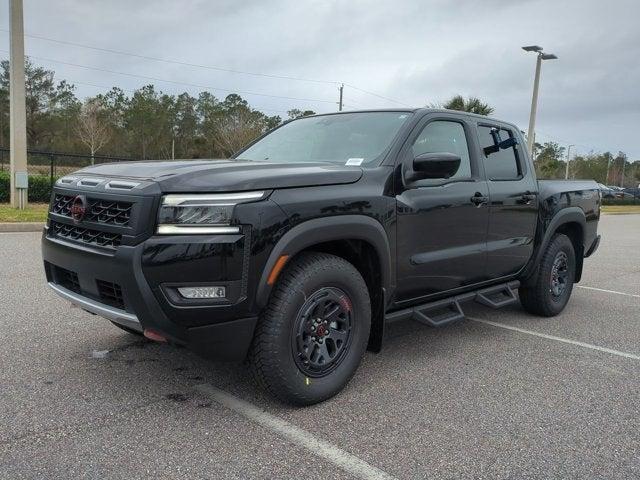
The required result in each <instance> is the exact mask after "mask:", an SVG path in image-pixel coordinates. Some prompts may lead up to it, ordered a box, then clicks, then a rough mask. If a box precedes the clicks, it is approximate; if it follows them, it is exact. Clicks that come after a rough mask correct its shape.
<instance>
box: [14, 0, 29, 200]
mask: <svg viewBox="0 0 640 480" xmlns="http://www.w3.org/2000/svg"><path fill="white" fill-rule="evenodd" d="M9 18H10V27H9V28H10V38H11V40H10V43H11V45H10V51H11V52H10V54H9V115H10V129H9V132H10V133H9V148H10V149H11V153H10V155H9V159H10V160H9V163H10V165H11V167H10V172H11V180H10V185H11V205H12V206H13V207H16V208H20V209H24V208H25V207H26V206H27V184H28V176H27V111H26V106H25V81H24V25H23V18H22V0H9Z"/></svg>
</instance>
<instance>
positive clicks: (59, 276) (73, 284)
mask: <svg viewBox="0 0 640 480" xmlns="http://www.w3.org/2000/svg"><path fill="white" fill-rule="evenodd" d="M55 269H56V270H55V275H56V282H57V283H58V284H59V285H62V286H63V287H64V288H66V289H67V290H71V291H72V292H76V293H80V282H79V281H78V274H77V273H76V272H72V271H71V270H67V269H66V268H62V267H55Z"/></svg>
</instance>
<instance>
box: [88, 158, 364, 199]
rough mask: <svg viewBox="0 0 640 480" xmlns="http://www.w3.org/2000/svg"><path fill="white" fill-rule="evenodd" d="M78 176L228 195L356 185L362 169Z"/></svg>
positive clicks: (107, 170)
mask: <svg viewBox="0 0 640 480" xmlns="http://www.w3.org/2000/svg"><path fill="white" fill-rule="evenodd" d="M77 174H78V175H84V176H92V177H108V178H120V179H130V180H144V181H152V182H156V183H158V184H159V186H160V189H161V190H162V191H163V192H217V191H220V192H225V191H229V192H231V191H242V190H269V189H277V188H291V187H308V186H316V185H338V184H347V183H354V182H357V181H358V180H359V179H360V177H361V176H362V169H361V168H360V167H354V166H343V165H335V164H330V163H307V162H299V163H269V162H253V161H246V160H234V159H227V160H182V161H151V162H142V161H138V162H123V163H108V164H102V165H95V166H92V167H88V168H84V169H82V170H80V171H78V172H77Z"/></svg>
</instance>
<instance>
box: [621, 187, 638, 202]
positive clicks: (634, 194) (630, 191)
mask: <svg viewBox="0 0 640 480" xmlns="http://www.w3.org/2000/svg"><path fill="white" fill-rule="evenodd" d="M623 192H624V193H625V198H634V199H638V200H640V187H638V188H625V189H624V190H623Z"/></svg>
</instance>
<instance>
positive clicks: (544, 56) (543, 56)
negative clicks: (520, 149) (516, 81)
mask: <svg viewBox="0 0 640 480" xmlns="http://www.w3.org/2000/svg"><path fill="white" fill-rule="evenodd" d="M522 49H523V50H524V51H525V52H536V53H537V54H538V55H537V59H536V75H535V78H534V80H533V96H532V97H531V114H530V115H529V130H528V131H527V148H528V149H529V154H531V155H533V142H534V138H535V127H536V113H537V111H538V88H539V86H540V69H541V67H542V61H543V60H555V59H557V58H558V57H556V56H555V55H554V54H553V53H542V47H539V46H538V45H530V46H528V47H522Z"/></svg>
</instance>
